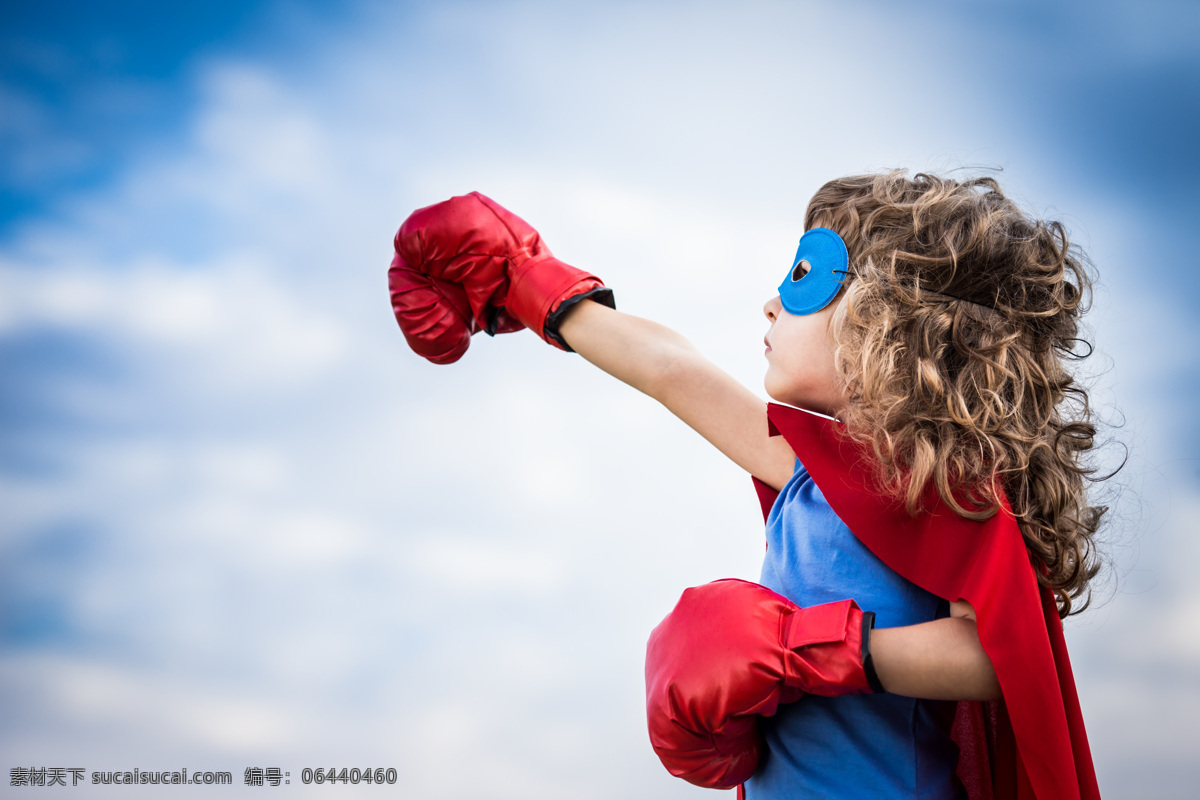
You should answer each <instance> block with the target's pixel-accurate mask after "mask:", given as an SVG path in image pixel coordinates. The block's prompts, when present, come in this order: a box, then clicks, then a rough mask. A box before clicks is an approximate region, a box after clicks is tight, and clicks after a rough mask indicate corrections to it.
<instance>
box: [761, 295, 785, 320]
mask: <svg viewBox="0 0 1200 800" xmlns="http://www.w3.org/2000/svg"><path fill="white" fill-rule="evenodd" d="M782 308H783V301H782V300H780V299H779V295H775V296H774V297H772V298H771V299H770V300H768V301H767V302H766V303H764V304H763V313H764V314H766V315H767V319H768V320H769V321H771V322H775V320H776V319H777V318H778V317H779V311H780V310H781V309H782Z"/></svg>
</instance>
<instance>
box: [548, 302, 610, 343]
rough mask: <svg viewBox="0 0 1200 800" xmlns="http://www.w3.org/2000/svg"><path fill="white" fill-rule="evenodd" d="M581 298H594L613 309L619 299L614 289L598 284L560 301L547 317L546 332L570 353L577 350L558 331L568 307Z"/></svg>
mask: <svg viewBox="0 0 1200 800" xmlns="http://www.w3.org/2000/svg"><path fill="white" fill-rule="evenodd" d="M581 300H593V301H595V302H597V303H600V304H601V305H606V306H608V307H609V308H612V309H615V308H616V307H617V301H616V299H615V298H614V297H613V292H612V289H609V288H608V287H607V286H597V287H596V288H595V289H589V290H588V291H586V292H580V293H579V294H577V295H574V296H573V297H568V298H567V299H566V300H563V301H562V302H561V303H559V304H558V308H556V309H554V313H552V314H550V316H548V317H546V333H547V334H548V335H550V336H552V337H553V338H554V341H556V342H558V343H559V344H561V345H562V346H563V349H564V350H566V351H567V352H568V353H574V352H575V351H574V350H572V349H571V345H569V344H567V340H566V339H564V338H563V337H562V335H561V334H560V333H559V332H558V324H559V323H560V322H562V318H563V314H564V313H566V311H567V309H569V308H570V307H571V306H573V305H575V304H576V303H578V302H580V301H581Z"/></svg>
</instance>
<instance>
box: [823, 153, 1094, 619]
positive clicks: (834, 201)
mask: <svg viewBox="0 0 1200 800" xmlns="http://www.w3.org/2000/svg"><path fill="white" fill-rule="evenodd" d="M805 227H806V228H810V229H811V228H813V227H826V228H830V229H832V230H834V231H837V232H838V233H839V234H840V235H841V236H842V238H843V239H844V240H845V242H846V247H847V249H848V250H849V253H850V263H851V278H850V280H849V282H848V284H847V288H846V290H845V296H844V300H843V302H842V304H841V307H840V308H839V309H838V312H837V314H836V315H835V319H834V334H835V339H836V341H837V353H836V363H837V369H838V372H839V375H840V376H841V378H842V380H843V381H844V382H845V384H846V396H847V398H848V405H847V407H846V409H845V410H844V413H843V415H842V420H843V422H844V423H845V430H846V432H847V435H849V436H851V437H852V438H854V439H856V440H858V441H861V442H864V443H866V444H867V445H869V446H870V447H871V448H873V450H874V453H875V455H876V457H877V460H878V464H879V479H880V482H881V487H882V488H883V490H884V491H887V492H889V493H891V494H893V495H894V496H896V497H897V498H899V499H902V500H903V501H904V502H905V503H906V505H907V507H908V510H909V512H910V513H917V511H918V510H919V509H920V507H921V504H922V497H923V496H924V495H925V493H926V492H927V490H928V486H929V485H930V484H931V483H932V485H933V486H934V487H936V490H937V493H938V495H939V496H940V497H941V499H942V500H943V501H945V502H946V503H947V504H948V505H949V506H950V507H951V508H953V509H954V510H955V512H956V513H958V514H960V515H961V516H964V517H967V518H972V519H986V518H988V517H990V516H991V515H993V514H995V513H997V511H998V510H999V508H1000V502H1001V501H1000V497H999V492H1001V491H1003V492H1004V493H1005V494H1006V495H1007V497H1008V500H1009V502H1010V504H1011V508H1012V511H1013V514H1014V515H1015V517H1016V519H1017V522H1018V524H1019V526H1020V529H1021V532H1022V534H1023V535H1024V537H1025V544H1026V548H1027V550H1028V552H1029V554H1030V558H1031V561H1033V562H1034V564H1035V567H1037V569H1036V572H1037V574H1038V580H1039V581H1040V582H1041V583H1042V584H1043V585H1045V586H1048V587H1050V588H1051V589H1052V590H1053V591H1054V594H1055V598H1056V600H1057V603H1058V611H1059V614H1060V616H1063V617H1065V616H1067V615H1068V614H1071V613H1078V612H1080V611H1082V610H1083V609H1084V608H1086V607H1087V605H1088V602H1089V601H1090V596H1091V595H1090V591H1089V588H1088V586H1089V583H1090V581H1091V580H1092V578H1093V577H1095V575H1096V573H1097V572H1098V571H1099V568H1100V558H1099V554H1098V552H1097V548H1096V543H1095V534H1096V531H1097V529H1098V528H1099V525H1100V520H1101V517H1102V515H1103V514H1104V512H1105V510H1106V509H1104V508H1102V507H1098V506H1090V505H1088V501H1087V497H1086V494H1085V481H1086V480H1087V479H1088V478H1090V477H1091V474H1092V469H1091V468H1090V467H1088V466H1087V465H1086V463H1085V459H1084V456H1085V455H1086V454H1087V453H1088V451H1089V450H1091V449H1092V448H1093V446H1094V443H1095V437H1096V427H1095V425H1094V424H1093V421H1092V414H1091V409H1090V406H1089V402H1088V395H1087V391H1086V390H1085V388H1084V387H1082V386H1081V385H1080V384H1079V383H1078V382H1077V381H1076V379H1075V378H1074V376H1073V375H1072V374H1071V371H1070V370H1069V369H1068V366H1069V364H1068V362H1071V361H1076V360H1079V359H1081V358H1085V357H1086V356H1087V355H1089V354H1090V352H1091V347H1090V345H1089V344H1088V343H1087V342H1086V341H1085V340H1083V339H1081V338H1080V335H1079V329H1078V322H1079V317H1080V316H1081V315H1082V314H1083V313H1084V312H1085V311H1086V309H1087V306H1088V304H1089V302H1090V298H1091V287H1092V277H1091V274H1090V272H1091V270H1090V264H1089V262H1088V261H1087V259H1086V257H1085V256H1084V255H1083V253H1082V252H1081V251H1080V250H1079V249H1078V248H1077V247H1076V246H1074V245H1072V244H1071V243H1070V241H1069V240H1068V237H1067V232H1066V229H1065V228H1064V227H1063V226H1062V225H1061V224H1060V223H1058V222H1047V221H1042V220H1038V219H1034V218H1031V217H1029V216H1027V215H1026V214H1025V213H1023V212H1022V211H1021V210H1020V209H1019V208H1018V207H1017V206H1016V205H1015V204H1014V203H1013V202H1012V201H1011V200H1009V199H1008V198H1007V197H1005V195H1004V194H1003V192H1002V191H1001V190H1000V187H999V185H998V184H997V183H996V181H995V180H993V179H992V178H990V177H980V178H974V179H971V180H964V181H954V180H948V179H945V178H939V177H935V176H932V175H925V174H918V175H916V176H914V177H912V178H909V177H907V175H906V173H905V172H903V171H896V172H890V173H885V174H879V175H864V176H855V177H848V178H842V179H839V180H834V181H830V182H829V183H827V184H825V185H824V186H823V187H821V189H820V190H819V191H818V192H817V193H816V195H815V196H814V197H813V199H812V201H811V202H810V204H809V207H808V212H807V214H806V216H805ZM1081 350H1082V351H1085V352H1080V351H1081ZM1081 598H1082V600H1081V602H1075V601H1077V600H1080V599H1081Z"/></svg>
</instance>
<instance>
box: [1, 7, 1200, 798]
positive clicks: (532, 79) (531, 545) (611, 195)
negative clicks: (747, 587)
mask: <svg viewBox="0 0 1200 800" xmlns="http://www.w3.org/2000/svg"><path fill="white" fill-rule="evenodd" d="M1198 45H1200V11H1197V9H1196V7H1195V5H1194V4H1191V3H1187V2H1171V1H1170V0H1156V1H1152V2H1140V3H1133V2H1126V1H1125V0H1120V1H1119V2H1065V3H1059V4H1053V5H1051V4H1044V3H1033V2H1024V0H979V2H966V1H965V0H923V1H921V2H912V3H905V4H896V3H888V2H882V1H880V2H872V1H870V0H842V2H793V3H770V2H754V1H753V0H750V1H748V2H744V3H740V4H737V6H736V8H734V7H733V6H732V4H724V3H703V2H698V3H682V2H652V1H651V2H636V3H635V2H599V3H588V4H564V3H550V2H533V1H531V2H503V1H502V2H462V1H461V0H448V1H447V2H439V3H383V2H342V3H337V4H333V3H322V2H316V1H315V0H309V1H307V2H299V1H298V2H270V3H254V2H239V3H230V2H207V3H189V2H180V3H175V4H169V5H168V4H162V3H148V2H132V1H129V2H112V3H106V4H100V5H98V4H84V3H74V2H58V3H55V2H47V3H41V4H13V3H10V4H6V5H5V6H4V7H3V9H2V10H0V376H2V380H0V509H3V512H2V513H0V707H3V708H4V709H5V713H4V714H3V715H0V753H3V754H4V756H5V758H4V759H3V761H4V763H3V764H2V765H0V766H3V767H5V768H7V769H12V768H16V767H26V766H28V767H35V768H36V767H50V768H53V767H80V766H82V767H84V768H85V769H86V770H87V771H88V772H89V773H90V772H91V771H93V770H95V771H106V770H125V769H130V770H131V769H134V768H139V769H142V770H168V769H179V768H183V767H187V768H188V769H189V770H191V771H192V772H195V771H200V770H220V771H229V772H231V773H232V774H233V777H234V783H235V784H237V787H238V788H236V789H235V790H229V789H225V790H223V793H225V794H227V793H228V792H229V791H236V792H238V793H241V794H245V793H254V792H265V791H271V789H270V788H269V787H268V788H261V789H260V788H254V787H244V786H242V777H243V772H244V770H245V769H246V768H247V767H256V766H258V767H264V768H266V767H280V768H282V769H285V770H288V771H290V773H291V780H292V781H293V784H292V786H291V787H290V789H292V790H295V793H296V794H304V793H305V792H304V791H303V790H304V787H303V786H300V785H299V776H300V771H301V770H302V769H303V768H305V767H317V766H322V767H326V768H328V767H330V766H338V767H341V766H345V767H354V766H357V767H359V768H366V767H372V768H374V767H385V768H386V767H393V768H395V769H396V771H397V786H398V787H399V788H400V789H402V790H403V791H404V793H405V795H406V796H407V795H409V794H412V795H416V794H418V793H421V795H422V796H427V797H438V798H460V797H461V798H478V797H488V798H508V797H513V798H515V797H521V798H543V797H545V798H600V797H613V796H620V797H669V798H687V797H701V796H707V795H706V794H705V793H704V790H700V789H696V788H694V787H691V786H690V785H688V784H685V783H683V782H681V781H678V780H675V779H673V778H671V777H670V776H669V775H667V774H666V772H665V771H664V770H663V769H662V767H661V766H660V765H659V764H658V762H657V759H656V758H655V756H654V754H653V752H652V751H651V750H650V748H649V746H648V741H647V738H646V734H645V722H644V717H643V714H644V712H643V707H642V697H643V695H642V692H643V686H642V659H643V656H644V648H645V640H646V637H647V635H648V633H649V631H650V630H651V628H652V627H653V626H654V625H655V624H656V623H657V622H658V620H659V619H661V618H662V616H663V615H665V614H666V613H667V612H668V611H669V610H670V608H671V606H672V605H673V604H674V601H675V599H676V598H677V597H678V595H679V593H680V591H682V589H683V588H685V587H687V586H691V585H696V584H699V583H703V582H706V581H709V580H713V579H717V578H721V577H742V578H749V579H754V578H755V577H757V575H758V569H759V565H760V561H761V555H762V541H763V540H762V527H761V516H760V515H759V511H758V505H757V501H756V498H755V496H754V492H753V491H752V488H751V484H750V482H749V479H748V478H747V477H746V476H745V475H744V474H742V473H740V471H739V470H738V468H737V467H735V466H734V465H732V464H730V463H728V462H726V461H724V460H723V458H722V457H721V456H720V455H719V454H718V453H716V451H714V450H712V449H711V448H710V447H709V446H708V445H707V444H706V443H704V442H703V441H702V440H700V439H699V438H698V437H696V436H695V435H694V434H692V433H691V432H690V431H688V430H687V429H686V428H684V427H683V426H682V425H680V424H679V423H677V422H676V421H675V420H674V419H673V418H671V416H670V415H669V414H668V413H667V412H666V411H665V410H663V409H661V408H659V407H657V406H656V405H655V404H654V403H653V402H652V401H650V400H649V399H647V398H644V397H642V396H640V395H638V394H636V393H635V392H633V391H632V390H630V389H628V388H626V387H623V386H621V385H620V384H618V383H616V382H615V381H613V380H612V379H610V378H608V377H607V376H604V375H602V374H600V373H599V372H598V371H596V370H595V369H594V368H592V367H590V366H588V365H587V364H586V363H584V362H583V361H582V360H581V359H579V358H578V357H575V356H572V355H570V354H566V353H562V352H559V351H556V350H554V349H552V348H549V347H547V346H545V345H544V344H543V343H542V342H541V341H540V340H538V339H537V338H536V337H534V336H531V335H529V334H528V333H521V334H511V335H507V336H502V337H497V338H496V339H491V340H489V339H485V338H483V337H477V341H475V342H473V344H472V347H471V348H470V350H469V351H468V352H467V354H466V355H465V356H464V358H463V359H462V360H461V361H459V362H458V363H456V364H453V365H449V366H434V365H432V364H428V363H426V362H424V361H423V360H422V359H420V358H418V357H417V356H415V355H413V354H412V353H411V352H409V351H408V350H407V347H406V346H405V343H404V340H403V337H402V336H401V335H400V333H399V330H398V328H397V327H396V325H395V322H394V320H393V319H392V316H391V313H390V310H389V304H388V298H387V292H386V277H385V276H386V270H387V266H388V264H389V262H390V259H391V237H392V235H393V233H394V232H395V229H396V228H397V227H398V226H399V224H400V222H401V221H403V219H404V218H405V217H406V216H407V215H408V213H410V212H411V211H412V210H413V209H415V208H417V207H420V206H424V205H428V204H430V203H433V202H437V201H439V200H442V199H445V198H447V197H449V196H451V195H455V194H463V193H465V192H468V191H472V190H479V191H482V192H484V193H486V194H488V195H489V196H491V197H493V198H495V199H497V200H498V201H499V202H501V203H503V204H504V205H506V206H508V207H509V208H512V209H513V210H514V211H516V212H517V213H519V214H520V215H521V216H522V217H524V218H525V219H527V220H528V221H530V222H531V223H532V224H533V225H535V226H536V227H537V228H538V229H539V230H540V231H541V232H542V234H543V236H544V237H545V239H546V241H547V242H548V243H549V244H550V246H551V247H552V248H553V249H554V252H555V254H556V255H558V256H559V257H561V258H563V259H564V260H565V261H567V262H569V263H572V264H576V265H578V266H581V267H584V268H586V269H589V270H590V271H593V272H595V273H596V274H598V275H600V276H601V277H602V278H603V279H604V280H605V282H606V283H607V284H609V285H610V286H612V287H613V288H614V289H615V292H616V298H617V303H618V306H619V307H620V308H621V309H622V310H626V311H629V312H631V313H634V314H638V315H640V316H646V317H649V318H652V319H655V320H657V321H660V322H662V323H664V324H666V325H669V326H671V327H673V328H675V329H677V330H679V331H680V332H681V333H683V334H684V335H685V336H687V337H688V338H690V339H691V340H692V341H693V342H694V343H695V344H696V345H697V346H698V347H700V349H701V350H702V351H704V352H705V353H706V354H707V355H709V357H710V358H712V359H713V360H714V361H715V362H717V363H718V364H719V365H721V366H722V367H723V368H725V369H726V370H727V371H729V372H730V373H731V374H733V375H734V376H736V377H737V378H738V379H739V380H741V381H742V382H743V383H745V384H746V385H747V386H749V387H751V388H752V389H753V390H754V391H756V392H759V393H760V394H762V374H763V371H764V368H765V364H764V363H763V361H762V360H761V359H762V356H761V340H762V335H763V333H764V332H765V330H766V321H765V319H764V318H763V316H762V311H761V309H762V304H763V302H764V301H765V300H766V299H767V298H768V297H769V296H770V295H771V294H772V293H773V288H772V287H774V286H775V285H777V283H778V280H779V274H780V269H781V265H782V264H783V263H784V261H786V260H788V259H790V257H791V254H792V252H793V251H794V249H795V240H796V238H797V237H798V236H799V233H800V232H801V227H802V220H803V211H804V208H805V205H806V203H807V201H808V198H809V197H810V196H811V195H812V193H813V192H814V191H815V190H816V189H817V188H818V187H819V186H820V185H821V184H822V183H823V182H824V181H826V180H829V179H831V178H834V177H838V176H841V175H845V174H852V173H860V172H865V171H875V170H880V169H889V168H893V167H903V168H908V169H910V170H912V171H914V172H915V171H920V170H931V171H939V172H949V171H952V170H957V171H958V172H959V173H960V174H979V173H984V174H994V175H996V176H997V178H998V179H999V180H1000V182H1001V184H1002V185H1003V186H1004V187H1005V189H1006V190H1007V192H1008V193H1009V194H1010V195H1012V196H1013V197H1015V198H1016V199H1018V201H1019V202H1021V204H1022V205H1023V206H1024V207H1025V208H1027V209H1028V210H1029V211H1030V212H1031V213H1034V214H1037V215H1042V216H1047V217H1051V218H1055V219H1061V220H1062V221H1063V222H1064V223H1065V224H1066V225H1067V226H1068V228H1069V229H1070V230H1071V232H1072V234H1073V237H1074V240H1075V241H1076V242H1077V243H1079V244H1080V245H1081V246H1082V247H1083V248H1084V249H1085V251H1086V252H1087V253H1088V255H1089V256H1090V258H1091V260H1092V262H1093V263H1094V265H1095V269H1096V271H1097V273H1098V275H1099V278H1100V284H1099V287H1098V290H1097V293H1096V298H1095V303H1094V307H1093V309H1092V311H1091V313H1090V316H1089V318H1088V325H1089V335H1090V336H1091V338H1092V340H1093V341H1094V344H1095V350H1096V353H1095V356H1094V357H1093V358H1092V359H1090V360H1089V362H1087V363H1086V365H1085V367H1084V370H1085V373H1086V375H1085V377H1086V378H1087V380H1088V381H1089V386H1090V387H1091V392H1092V400H1093V404H1094V407H1095V409H1096V411H1097V414H1098V415H1099V417H1100V419H1101V420H1102V421H1103V422H1104V423H1105V427H1104V436H1105V441H1106V444H1105V446H1104V447H1102V448H1101V450H1100V456H1099V464H1100V465H1101V466H1102V467H1103V466H1106V465H1115V464H1117V463H1119V462H1121V461H1122V460H1123V459H1124V460H1125V467H1124V469H1123V470H1122V471H1121V472H1120V473H1118V475H1117V476H1116V477H1115V478H1113V479H1110V480H1108V481H1105V482H1103V483H1101V484H1098V485H1097V486H1096V487H1095V490H1094V491H1095V497H1096V499H1097V502H1103V503H1106V504H1108V505H1109V506H1110V509H1111V510H1110V512H1109V515H1108V518H1109V520H1110V524H1109V526H1108V527H1107V528H1106V530H1105V534H1104V535H1105V542H1104V544H1105V551H1104V552H1105V555H1106V556H1107V558H1108V564H1109V568H1108V569H1107V570H1106V573H1105V578H1104V580H1102V581H1101V583H1100V584H1099V585H1098V589H1097V593H1096V600H1095V603H1094V606H1093V608H1091V609H1090V610H1088V611H1087V612H1085V613H1084V614H1082V615H1080V616H1078V617H1073V618H1072V619H1071V620H1069V621H1068V623H1067V638H1068V644H1069V646H1070V648H1071V653H1072V659H1073V663H1074V667H1075V674H1076V680H1077V682H1078V685H1079V691H1080V696H1081V702H1082V705H1083V711H1084V716H1085V719H1086V721H1087V724H1088V732H1089V736H1090V740H1091V745H1092V749H1093V753H1094V755H1095V759H1096V766H1097V771H1098V773H1099V777H1100V781H1101V788H1102V790H1103V792H1104V795H1105V796H1106V797H1109V798H1123V797H1130V798H1134V797H1138V798H1140V797H1160V798H1175V797H1178V798H1182V797H1186V796H1190V793H1191V792H1192V791H1193V787H1194V786H1195V785H1196V783H1197V781H1200V767H1198V766H1197V764H1196V761H1195V758H1194V754H1195V752H1196V750H1197V747H1198V746H1200V723H1198V722H1197V720H1198V719H1200V687H1197V685H1196V682H1195V680H1194V678H1195V676H1196V675H1197V674H1200V645H1198V644H1197V643H1198V642H1200V621H1198V620H1200V588H1197V587H1198V584H1197V582H1196V581H1195V580H1194V578H1193V570H1192V567H1193V565H1195V564H1196V563H1197V562H1198V561H1200V542H1198V541H1197V537H1196V536H1195V532H1196V529H1197V525H1196V523H1195V520H1196V519H1197V517H1198V515H1200V459H1197V457H1196V456H1195V454H1194V452H1195V450H1196V448H1197V447H1198V446H1200V421H1198V420H1197V418H1196V416H1195V415H1194V413H1193V410H1194V408H1195V401H1194V397H1195V396H1196V392H1197V389H1198V388H1200V369H1198V366H1200V364H1198V362H1200V356H1198V355H1197V353H1198V352H1200V351H1198V348H1197V344H1198V343H1200V342H1198V339H1200V336H1198V335H1197V332H1196V331H1197V322H1198V321H1200V320H1198V317H1200V312H1197V310H1196V307H1195V304H1193V303H1191V302H1190V301H1189V300H1188V299H1187V298H1188V297H1190V296H1191V295H1192V294H1195V293H1197V292H1200V271H1197V270H1196V269H1195V268H1194V258H1193V256H1192V253H1193V248H1192V247H1191V242H1190V235H1191V234H1192V231H1193V229H1194V227H1195V225H1196V222H1197V220H1200V201H1198V200H1197V197H1196V194H1195V189H1194V187H1195V186H1196V185H1197V181H1198V180H1200V155H1197V150H1196V148H1195V147H1194V142H1196V141H1198V140H1200V46H1198ZM764 397H765V396H764ZM5 791H7V792H11V793H12V794H13V795H16V794H17V793H18V791H20V790H18V789H16V788H11V789H10V788H9V787H8V786H7V785H6V786H5ZM181 791H187V792H189V793H194V794H196V795H197V796H203V795H206V794H208V793H210V792H216V791H217V790H215V789H214V790H205V789H203V788H201V787H189V789H187V790H181ZM364 791H366V792H368V793H369V792H370V791H375V790H374V789H366V788H364V787H353V788H351V787H344V788H343V787H340V786H339V787H336V788H334V787H330V786H328V785H326V786H321V787H315V786H314V787H309V789H308V794H316V795H320V796H330V795H331V794H337V793H339V792H341V793H347V794H351V795H352V796H359V794H360V793H362V792H364ZM106 792H108V793H110V794H111V796H115V795H116V793H115V792H112V791H111V790H106V789H105V788H104V787H91V786H89V789H88V793H89V795H94V796H110V794H106Z"/></svg>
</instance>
